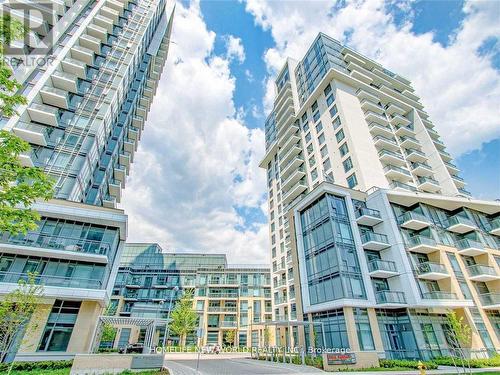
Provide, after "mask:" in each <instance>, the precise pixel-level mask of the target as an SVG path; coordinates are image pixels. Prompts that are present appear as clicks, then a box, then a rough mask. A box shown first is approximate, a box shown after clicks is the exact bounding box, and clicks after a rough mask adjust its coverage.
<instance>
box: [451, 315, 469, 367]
mask: <svg viewBox="0 0 500 375" xmlns="http://www.w3.org/2000/svg"><path fill="white" fill-rule="evenodd" d="M446 318H447V322H448V324H447V325H446V330H445V335H446V338H447V341H448V343H449V345H450V346H451V349H452V352H453V355H452V356H451V358H452V360H453V364H454V365H455V368H456V369H457V373H459V371H458V366H457V365H456V364H455V357H458V359H459V360H460V363H461V364H462V370H463V372H465V367H466V364H467V366H468V369H469V373H470V372H471V369H470V354H467V352H466V348H467V347H469V346H470V342H471V339H472V330H471V327H470V326H469V325H468V324H467V323H466V322H465V321H464V317H463V316H461V317H458V316H457V314H456V313H455V312H454V311H452V312H450V313H448V314H447V316H446Z"/></svg>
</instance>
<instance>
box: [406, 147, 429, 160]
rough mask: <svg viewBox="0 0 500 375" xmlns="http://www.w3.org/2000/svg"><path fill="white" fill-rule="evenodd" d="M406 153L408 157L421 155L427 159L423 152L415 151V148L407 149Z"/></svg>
mask: <svg viewBox="0 0 500 375" xmlns="http://www.w3.org/2000/svg"><path fill="white" fill-rule="evenodd" d="M405 153H406V156H410V155H411V154H415V155H420V156H422V157H424V158H426V156H425V154H424V153H423V152H422V151H419V150H415V149H414V148H407V149H406V152H405Z"/></svg>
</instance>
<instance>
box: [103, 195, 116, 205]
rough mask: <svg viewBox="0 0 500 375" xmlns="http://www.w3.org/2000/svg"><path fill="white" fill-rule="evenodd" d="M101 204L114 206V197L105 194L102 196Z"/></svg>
mask: <svg viewBox="0 0 500 375" xmlns="http://www.w3.org/2000/svg"><path fill="white" fill-rule="evenodd" d="M102 205H103V206H104V207H106V208H116V198H115V197H112V196H111V195H109V194H107V195H105V196H104V197H103V198H102Z"/></svg>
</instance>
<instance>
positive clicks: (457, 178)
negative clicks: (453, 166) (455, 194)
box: [451, 174, 465, 188]
mask: <svg viewBox="0 0 500 375" xmlns="http://www.w3.org/2000/svg"><path fill="white" fill-rule="evenodd" d="M451 179H452V180H453V182H454V183H455V185H456V186H457V188H463V187H464V186H465V180H464V179H463V178H462V177H460V176H457V175H454V174H452V175H451Z"/></svg>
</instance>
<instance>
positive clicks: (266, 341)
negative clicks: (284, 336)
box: [264, 326, 271, 346]
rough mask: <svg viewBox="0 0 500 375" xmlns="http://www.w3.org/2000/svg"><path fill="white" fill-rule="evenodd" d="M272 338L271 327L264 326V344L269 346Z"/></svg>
mask: <svg viewBox="0 0 500 375" xmlns="http://www.w3.org/2000/svg"><path fill="white" fill-rule="evenodd" d="M270 339H271V332H270V331H269V327H268V326H266V328H264V346H269V340H270Z"/></svg>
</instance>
